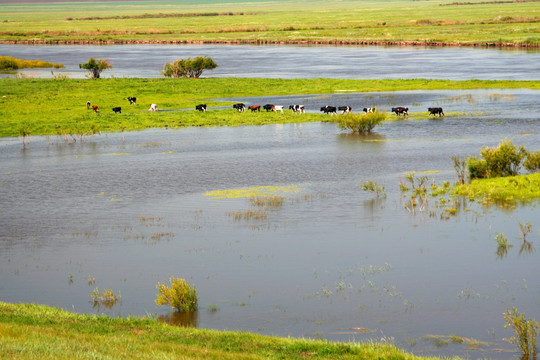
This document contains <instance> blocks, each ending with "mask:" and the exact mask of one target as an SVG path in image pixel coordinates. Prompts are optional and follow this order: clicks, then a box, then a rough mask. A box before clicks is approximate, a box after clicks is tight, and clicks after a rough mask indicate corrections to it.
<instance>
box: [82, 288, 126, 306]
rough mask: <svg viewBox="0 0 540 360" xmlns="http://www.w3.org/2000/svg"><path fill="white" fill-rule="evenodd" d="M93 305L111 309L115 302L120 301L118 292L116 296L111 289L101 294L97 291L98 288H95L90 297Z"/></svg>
mask: <svg viewBox="0 0 540 360" xmlns="http://www.w3.org/2000/svg"><path fill="white" fill-rule="evenodd" d="M90 298H91V299H92V301H93V303H94V305H99V304H101V305H105V307H112V306H113V305H114V304H116V303H117V302H119V301H121V298H122V296H121V294H120V292H118V295H116V294H115V293H114V291H113V290H112V289H105V290H104V291H103V292H100V291H99V288H98V287H96V288H95V289H94V290H93V291H92V294H91V295H90Z"/></svg>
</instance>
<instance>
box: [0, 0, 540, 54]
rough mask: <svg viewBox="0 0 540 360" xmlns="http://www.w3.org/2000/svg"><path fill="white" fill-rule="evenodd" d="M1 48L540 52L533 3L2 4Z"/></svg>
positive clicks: (445, 0) (279, 0)
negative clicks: (276, 46) (292, 46)
mask: <svg viewBox="0 0 540 360" xmlns="http://www.w3.org/2000/svg"><path fill="white" fill-rule="evenodd" d="M0 14H2V15H1V16H0V21H2V28H1V30H0V41H15V42H17V41H22V42H24V41H29V42H33V41H36V42H44V43H56V42H67V43H71V42H76V43H77V42H78V43H80V42H85V41H90V42H118V43H122V42H137V41H140V42H148V41H149V42H223V43H227V42H241V43H304V42H308V43H342V42H344V43H363V42H375V43H377V42H382V43H393V42H419V43H446V44H458V45H467V44H469V45H470V44H476V45H485V44H486V43H489V44H491V45H505V44H508V45H516V44H521V45H528V46H539V45H540V35H539V25H538V24H539V21H540V11H539V8H538V2H536V1H517V0H516V1H479V0H472V1H470V2H456V1H453V0H441V1H406V0H385V1H375V0H364V1H361V2H359V1H352V0H344V1H339V0H332V1H322V0H315V1H307V0H304V1H292V0H272V1H268V2H260V1H239V2H233V3H223V2H220V1H215V0H204V1H200V2H187V3H186V2H182V5H181V6H180V5H178V4H177V3H175V2H174V1H156V2H145V1H138V2H136V3H131V2H99V1H98V2H93V3H92V6H88V5H87V3H84V2H80V3H76V2H72V3H67V4H66V3H53V4H43V3H41V4H0Z"/></svg>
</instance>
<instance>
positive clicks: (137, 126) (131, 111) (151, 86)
mask: <svg viewBox="0 0 540 360" xmlns="http://www.w3.org/2000/svg"><path fill="white" fill-rule="evenodd" d="M0 85H1V89H2V90H1V93H0V115H1V116H2V118H3V126H2V127H1V128H0V136H4V137H5V136H8V137H16V136H25V137H27V136H32V135H49V136H60V137H63V138H66V139H67V140H70V141H71V140H73V139H76V138H77V137H78V138H79V139H81V140H82V138H83V137H85V136H88V135H94V134H99V133H102V132H123V131H132V130H142V129H148V128H182V127H188V126H242V125H263V124H273V123H274V124H275V123H296V122H313V121H328V120H333V119H329V116H324V114H322V113H321V112H320V111H319V109H318V108H317V109H306V110H307V112H306V113H305V114H294V113H293V112H292V111H291V110H288V105H291V104H279V105H284V106H285V111H284V113H280V112H278V113H273V112H266V111H264V110H262V111H260V112H251V111H249V110H247V111H246V112H244V113H239V112H237V111H235V110H234V109H233V108H232V104H234V101H230V100H229V101H227V100H225V101H223V100H220V99H224V98H236V99H238V98H240V99H241V98H244V97H245V98H248V97H256V96H276V95H301V94H334V93H340V92H342V91H344V89H345V90H346V91H347V92H359V93H360V92H381V91H402V90H435V89H445V90H450V89H456V90H467V89H519V88H527V89H539V88H540V82H539V81H485V80H467V81H450V80H423V79H412V80H338V79H292V80H291V79H289V80H287V79H256V78H205V79H197V80H191V79H138V78H130V79H99V80H75V79H0ZM494 91H495V90H494ZM130 96H134V97H136V98H137V104H136V105H130V103H129V101H128V100H127V97H130ZM87 101H89V102H90V103H91V105H96V106H98V107H99V112H95V111H93V110H92V108H90V109H88V108H87V106H86V103H87ZM201 103H205V104H207V106H208V111H207V112H199V111H196V110H195V106H196V105H198V104H201ZM150 104H157V105H158V109H159V111H158V112H153V111H148V110H149V108H150ZM247 105H254V104H247ZM259 105H264V104H259ZM275 105H278V104H275ZM403 105H406V104H403ZM114 107H121V109H122V110H121V113H115V112H113V110H112V108H114ZM380 110H381V111H387V112H389V111H390V109H380ZM354 111H355V112H360V111H361V109H355V110H354ZM426 111H427V109H426ZM410 115H411V118H415V117H417V118H418V119H426V118H427V117H428V114H427V113H419V114H410ZM447 115H451V114H447ZM389 119H390V120H391V119H394V118H393V117H389Z"/></svg>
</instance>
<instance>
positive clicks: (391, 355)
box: [0, 302, 457, 360]
mask: <svg viewBox="0 0 540 360" xmlns="http://www.w3.org/2000/svg"><path fill="white" fill-rule="evenodd" d="M0 330H1V331H0V354H1V356H0V357H2V358H7V359H15V358H16V359H21V360H26V359H51V358H54V359H74V358H114V359H130V360H131V359H157V358H176V357H177V356H178V354H182V356H181V357H182V359H203V358H204V359H224V360H226V359H253V360H256V359H306V358H308V357H309V358H310V359H337V358H339V359H345V360H346V359H380V360H385V359H403V360H409V359H410V360H413V359H418V360H421V359H426V360H427V359H435V358H428V357H419V356H414V355H411V354H408V353H405V352H404V351H402V350H400V349H398V348H396V347H395V346H393V345H389V344H377V343H372V342H368V343H333V342H328V341H321V340H306V339H293V338H278V337H269V336H262V335H256V334H249V333H243V332H221V331H214V330H204V329H194V328H184V327H175V326H171V325H168V324H163V323H160V322H158V321H157V320H156V319H150V318H134V317H129V318H109V317H106V316H95V315H79V314H73V313H69V312H66V311H63V310H60V309H56V308H51V307H48V306H41V305H34V304H8V303H3V302H0ZM455 359H457V358H455Z"/></svg>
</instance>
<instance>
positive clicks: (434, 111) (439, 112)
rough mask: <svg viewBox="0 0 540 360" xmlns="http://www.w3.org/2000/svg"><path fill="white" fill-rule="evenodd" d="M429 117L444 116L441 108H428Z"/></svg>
mask: <svg viewBox="0 0 540 360" xmlns="http://www.w3.org/2000/svg"><path fill="white" fill-rule="evenodd" d="M428 112H429V115H437V116H444V112H443V109H442V107H430V108H428Z"/></svg>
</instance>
